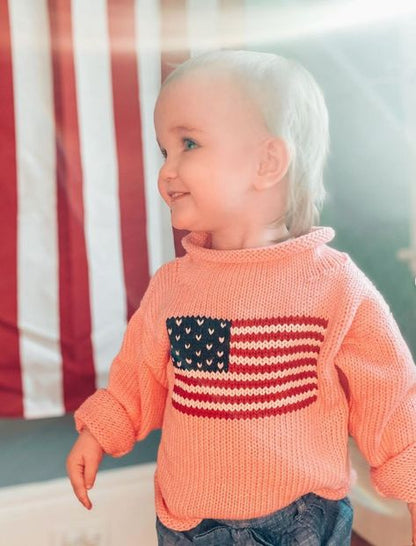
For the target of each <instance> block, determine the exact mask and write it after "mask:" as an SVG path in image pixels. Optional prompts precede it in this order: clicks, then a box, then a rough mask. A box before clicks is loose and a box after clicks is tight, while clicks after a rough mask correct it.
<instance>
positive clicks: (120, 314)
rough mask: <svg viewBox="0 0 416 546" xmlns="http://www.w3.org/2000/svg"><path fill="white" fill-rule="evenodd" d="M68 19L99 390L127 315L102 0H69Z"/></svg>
mask: <svg viewBox="0 0 416 546" xmlns="http://www.w3.org/2000/svg"><path fill="white" fill-rule="evenodd" d="M72 23H73V38H74V63H75V74H76V83H77V102H78V119H79V131H80V145H81V159H82V168H83V196H84V213H85V239H86V247H87V256H88V265H89V267H88V271H89V287H90V295H91V296H90V298H91V327H92V337H91V339H92V345H93V351H94V363H95V372H96V385H97V387H98V388H100V387H104V386H105V385H106V384H107V379H108V366H109V363H110V362H111V360H112V359H113V358H114V356H115V354H116V353H117V352H118V350H119V348H120V343H121V340H122V336H123V332H124V330H125V327H126V316H127V312H126V294H125V285H124V273H123V255H122V247H121V231H120V207H119V198H118V170H117V155H116V143H115V130H114V116H113V100H112V88H111V66H110V54H109V39H108V22H107V10H106V2H105V0H89V1H88V2H85V1H83V0H73V2H72ZM138 153H140V151H138Z"/></svg>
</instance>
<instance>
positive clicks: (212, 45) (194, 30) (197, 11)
mask: <svg viewBox="0 0 416 546" xmlns="http://www.w3.org/2000/svg"><path fill="white" fill-rule="evenodd" d="M187 26H188V36H189V50H190V55H191V57H195V56H197V55H199V54H201V53H204V52H206V51H209V50H211V49H217V48H218V47H219V46H220V36H219V30H220V11H219V6H218V0H205V1H204V2H201V1H200V0H188V9H187Z"/></svg>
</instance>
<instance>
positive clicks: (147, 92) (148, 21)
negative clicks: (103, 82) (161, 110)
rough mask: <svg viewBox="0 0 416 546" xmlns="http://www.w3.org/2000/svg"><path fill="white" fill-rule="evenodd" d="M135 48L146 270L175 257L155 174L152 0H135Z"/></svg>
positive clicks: (157, 58)
mask: <svg viewBox="0 0 416 546" xmlns="http://www.w3.org/2000/svg"><path fill="white" fill-rule="evenodd" d="M135 27H136V52H137V62H138V70H137V73H138V77H139V93H140V97H138V98H137V100H139V103H140V112H141V118H142V138H143V169H144V182H145V197H146V215H147V247H148V249H149V270H150V271H149V273H150V275H153V274H154V273H155V271H156V270H157V269H158V267H160V266H161V265H162V264H163V263H164V262H166V261H169V260H172V259H173V258H174V257H175V248H174V243H173V232H172V226H171V220H170V211H169V208H168V207H167V206H166V204H165V203H164V201H163V200H162V198H161V197H160V195H159V191H158V188H157V178H158V172H159V169H160V166H161V164H162V155H161V153H160V151H159V148H158V146H157V143H156V135H155V130H154V125H153V110H154V106H155V103H156V99H157V96H158V93H159V89H160V83H161V69H160V67H161V54H160V12H159V6H158V3H157V2H154V0H136V4H135Z"/></svg>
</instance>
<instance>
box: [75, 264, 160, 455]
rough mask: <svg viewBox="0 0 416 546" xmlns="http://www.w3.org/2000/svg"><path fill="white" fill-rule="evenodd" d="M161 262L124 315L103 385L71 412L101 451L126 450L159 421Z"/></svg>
mask: <svg viewBox="0 0 416 546" xmlns="http://www.w3.org/2000/svg"><path fill="white" fill-rule="evenodd" d="M166 265H167V264H165V266H162V267H161V268H159V269H158V271H156V273H155V274H154V276H153V277H152V278H151V280H150V283H149V286H148V288H147V290H146V292H145V294H144V296H143V298H142V300H141V303H140V306H139V308H138V309H137V310H136V312H135V313H134V314H133V315H132V317H131V319H130V320H129V323H128V325H127V329H126V331H125V334H124V338H123V342H122V345H121V348H120V351H119V352H118V354H117V355H116V356H115V358H114V360H113V361H112V364H111V368H110V373H109V379H108V385H107V387H106V388H102V389H98V390H97V391H96V392H95V393H94V394H92V395H91V396H90V397H89V398H87V399H86V400H85V401H84V402H83V404H81V406H80V407H79V408H78V409H77V410H76V412H75V413H74V420H75V426H76V429H77V431H78V432H81V431H82V429H83V428H84V427H87V428H88V430H89V431H90V432H91V434H92V435H93V436H94V437H95V438H96V439H97V440H98V442H99V443H100V445H101V447H102V448H103V450H104V452H105V453H108V454H109V455H112V456H113V457H121V456H122V455H125V454H126V453H128V452H129V451H131V450H132V448H133V447H134V444H135V442H136V441H138V440H141V439H143V438H145V437H146V436H147V434H148V433H149V432H150V431H151V430H153V429H156V428H161V426H162V420H163V413H164V407H165V402H166V396H167V379H166V361H167V360H168V359H169V354H168V351H169V346H168V345H167V344H166V340H165V338H164V337H163V330H162V329H160V328H158V327H157V325H158V321H157V319H158V309H159V302H160V300H161V297H162V293H163V291H164V290H165V288H166V286H165V285H166V275H165V270H166Z"/></svg>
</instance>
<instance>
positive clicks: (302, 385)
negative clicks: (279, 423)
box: [166, 316, 328, 419]
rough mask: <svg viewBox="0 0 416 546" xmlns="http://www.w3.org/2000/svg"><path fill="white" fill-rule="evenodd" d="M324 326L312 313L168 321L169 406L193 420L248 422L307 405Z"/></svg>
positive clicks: (314, 385)
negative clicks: (171, 383) (171, 372)
mask: <svg viewBox="0 0 416 546" xmlns="http://www.w3.org/2000/svg"><path fill="white" fill-rule="evenodd" d="M327 325H328V324H327V320H326V319H324V318H321V317H312V316H282V317H281V316H278V317H271V318H265V319H258V318H256V319H234V320H225V319H221V318H212V317H205V316H197V317H193V316H182V317H170V318H168V319H167V321H166V327H167V331H168V335H169V339H170V343H171V359H172V363H173V366H174V370H175V383H174V388H173V394H172V404H173V407H174V408H175V409H177V410H178V411H179V412H181V413H185V414H187V415H192V416H194V417H208V418H213V419H253V418H261V417H268V416H272V415H280V414H284V413H290V412H292V411H296V410H300V409H302V408H305V407H307V406H309V405H310V404H312V403H313V402H314V401H315V400H316V399H317V394H318V376H317V362H318V355H319V351H320V347H321V345H322V342H323V340H324V336H325V331H326V328H327Z"/></svg>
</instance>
